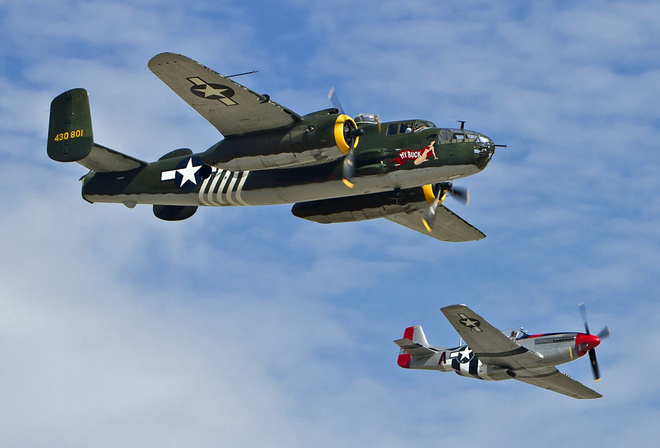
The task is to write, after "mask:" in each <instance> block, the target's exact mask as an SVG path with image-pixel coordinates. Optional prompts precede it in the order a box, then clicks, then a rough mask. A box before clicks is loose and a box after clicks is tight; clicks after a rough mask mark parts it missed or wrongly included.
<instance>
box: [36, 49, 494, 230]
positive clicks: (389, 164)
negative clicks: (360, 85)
mask: <svg viewBox="0 0 660 448" xmlns="http://www.w3.org/2000/svg"><path fill="white" fill-rule="evenodd" d="M149 68H150V69H151V71H152V72H153V73H154V74H155V75H156V76H158V77H159V78H160V79H161V80H162V81H163V82H164V83H165V84H166V85H167V86H168V87H170V88H171V89H172V90H173V91H174V92H175V93H176V94H177V95H179V96H180V97H181V98H182V99H183V100H184V101H185V102H187V103H188V104H189V105H190V106H192V107H193V108H194V109H195V110H196V111H197V112H198V113H199V114H200V115H202V117H204V118H205V119H206V120H208V121H209V122H210V123H211V124H212V125H213V126H214V127H215V128H216V129H217V130H218V131H219V132H220V133H221V134H222V135H223V136H224V139H223V140H221V141H220V142H218V143H216V144H214V145H213V146H211V147H210V148H209V149H208V150H207V151H204V152H199V153H193V151H192V150H190V149H187V148H183V149H176V150H174V151H171V152H168V153H167V154H165V155H164V156H162V157H161V158H160V159H159V160H158V161H156V162H152V163H146V162H144V161H142V160H140V159H137V158H135V157H131V156H128V155H125V154H122V153H120V152H118V151H115V150H113V149H110V148H107V147H105V146H102V145H100V144H98V143H97V142H95V141H94V136H93V132H92V121H91V114H90V107H89V97H88V94H87V91H86V90H84V89H81V88H78V89H72V90H69V91H67V92H64V93H62V94H61V95H59V96H57V97H56V98H55V99H54V100H53V101H52V103H51V109H50V124H49V131H48V144H47V151H48V155H49V156H50V157H51V158H52V159H53V160H56V161H60V162H78V163H79V164H81V165H82V166H84V167H85V168H87V169H89V170H90V171H89V173H87V174H86V175H84V176H83V177H82V179H81V180H82V196H83V198H84V199H85V200H87V201H88V202H90V203H94V202H114V203H123V204H124V205H126V206H127V207H129V208H133V207H135V205H136V204H152V205H153V212H154V214H155V215H156V216H157V217H158V218H160V219H164V220H170V221H175V220H183V219H186V218H189V217H191V216H192V215H193V214H194V213H195V211H196V210H197V208H198V207H199V206H246V205H274V204H294V205H293V209H292V212H293V214H294V215H295V216H297V217H300V218H304V219H308V220H311V221H316V222H319V223H335V222H349V221H360V220H365V219H374V218H386V219H388V220H390V221H393V222H395V223H398V224H401V225H403V226H406V227H409V228H411V229H413V230H416V231H418V232H421V233H424V234H427V235H429V236H431V237H433V238H436V239H439V240H444V241H456V242H458V241H472V240H478V239H481V238H484V237H485V235H484V234H483V233H482V232H481V231H479V230H477V229H476V228H475V227H473V226H472V225H470V224H468V223H467V222H465V221H464V220H463V219H461V218H460V217H459V216H457V215H455V214H454V213H453V212H451V211H450V210H449V209H447V208H445V207H444V206H443V205H441V203H442V202H443V200H444V199H445V197H446V196H447V194H449V195H450V196H453V197H455V198H456V199H459V200H461V201H462V202H465V203H467V200H468V193H467V190H465V189H462V188H459V187H455V186H454V185H453V183H452V182H453V181H454V180H456V179H459V178H462V177H466V176H470V175H473V174H476V173H478V172H480V171H482V170H483V169H484V168H485V167H486V166H487V165H488V163H489V162H490V160H491V158H492V157H493V154H494V152H495V148H496V146H504V145H495V144H494V142H493V141H492V140H491V139H490V138H489V137H487V136H486V135H484V134H481V133H479V132H474V131H469V130H466V129H465V127H464V122H461V126H460V128H457V129H449V128H438V127H436V126H435V125H434V124H433V123H432V122H430V121H426V120H419V119H414V120H403V121H394V122H387V123H381V122H380V119H379V117H378V116H377V115H375V114H362V115H358V116H357V117H356V118H355V119H352V118H350V117H349V116H348V115H346V114H345V113H344V112H343V109H342V108H341V104H340V103H339V101H338V99H337V95H336V94H331V95H329V97H330V99H331V100H333V101H332V102H333V103H334V105H335V107H334V108H330V109H325V110H321V111H318V112H313V113H310V114H308V115H304V116H300V115H298V114H296V113H294V112H293V111H291V110H289V109H287V108H285V107H284V106H281V105H279V104H277V103H275V102H273V101H272V100H271V99H270V97H269V96H268V95H266V94H258V93H256V92H253V91H252V90H250V89H248V88H246V87H244V86H243V85H241V84H239V83H237V82H236V81H234V79H232V77H233V76H223V75H220V74H219V73H216V72H215V71H213V70H211V69H209V68H207V67H204V66H203V65H201V64H199V63H197V62H195V61H193V60H192V59H189V58H187V57H185V56H181V55H177V54H173V53H162V54H159V55H156V56H155V57H153V58H152V59H151V60H150V61H149Z"/></svg>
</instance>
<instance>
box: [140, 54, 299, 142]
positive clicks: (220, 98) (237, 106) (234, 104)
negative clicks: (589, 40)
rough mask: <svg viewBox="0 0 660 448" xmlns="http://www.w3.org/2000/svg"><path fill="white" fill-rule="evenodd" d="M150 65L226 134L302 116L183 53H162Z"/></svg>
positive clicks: (282, 124) (287, 122) (273, 125)
mask: <svg viewBox="0 0 660 448" xmlns="http://www.w3.org/2000/svg"><path fill="white" fill-rule="evenodd" d="M149 69H150V70H151V71H152V72H153V73H154V74H155V75H156V76H158V77H159V78H160V79H161V81H163V82H164V83H165V84H167V86H168V87H169V88H170V89H172V90H174V92H175V93H176V94H177V95H179V96H180V97H181V98H182V99H183V100H184V101H185V102H186V103H188V104H189V105H190V106H192V107H193V109H195V110H196V111H197V112H199V114H200V115H202V116H203V117H204V118H206V119H207V120H208V121H209V123H211V124H212V125H213V126H215V128H216V129H217V130H218V131H220V133H221V134H222V135H224V136H225V137H229V136H232V135H241V134H248V133H251V132H258V131H265V130H269V129H277V128H281V127H285V126H290V125H292V124H294V123H296V122H298V121H300V120H301V118H300V116H298V115H297V114H295V113H293V112H292V111H290V110H288V109H286V108H284V107H282V106H280V105H279V104H277V103H274V102H272V101H270V99H269V98H268V96H267V95H259V94H257V93H256V92H253V91H252V90H250V89H248V88H246V87H244V86H242V85H240V84H239V83H237V82H234V81H232V80H231V79H229V78H227V77H225V76H222V75H221V74H219V73H216V72H215V71H213V70H211V69H209V68H207V67H204V66H203V65H201V64H200V63H198V62H196V61H193V60H192V59H190V58H187V57H185V56H182V55H178V54H174V53H161V54H159V55H156V56H154V57H153V58H151V60H150V61H149Z"/></svg>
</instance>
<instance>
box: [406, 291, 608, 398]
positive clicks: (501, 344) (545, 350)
mask: <svg viewBox="0 0 660 448" xmlns="http://www.w3.org/2000/svg"><path fill="white" fill-rule="evenodd" d="M441 311H442V313H443V314H444V315H445V317H446V318H447V319H448V320H449V322H450V323H451V324H452V325H453V327H454V328H455V329H456V331H457V332H458V334H459V335H460V336H461V340H462V341H465V342H466V343H467V345H459V346H458V347H455V348H443V347H434V346H431V345H429V343H428V342H427V340H426V336H425V335H424V331H423V330H422V327H421V326H419V325H416V326H413V327H408V328H406V329H405V331H404V333H403V338H402V339H397V340H395V341H394V343H395V344H397V345H398V346H399V347H401V350H400V353H399V358H398V364H399V366H401V367H403V368H406V369H423V370H439V371H441V372H456V373H457V374H459V375H461V376H466V377H470V378H478V379H482V380H491V381H500V380H508V379H511V378H513V379H516V380H518V381H522V382H524V383H528V384H531V385H533V386H539V387H542V388H544V389H548V390H551V391H553V392H558V393H560V394H564V395H568V396H569V397H573V398H600V397H602V395H600V394H599V393H598V392H595V391H593V390H591V389H589V388H588V387H586V386H585V385H583V384H582V383H579V382H577V381H575V380H574V379H571V378H570V377H569V376H567V375H566V374H564V373H561V372H560V371H559V370H557V368H556V367H555V366H557V365H559V364H564V363H566V362H569V361H572V360H574V359H577V358H579V357H581V356H584V355H585V354H587V353H589V358H590V360H591V367H592V370H593V375H594V379H595V380H596V381H598V380H599V379H600V369H599V368H598V362H597V361H596V351H595V348H596V347H597V346H598V344H600V341H601V339H604V338H606V337H608V336H609V334H610V330H609V328H608V327H605V328H603V330H601V332H600V333H598V334H597V335H592V334H591V333H590V332H589V325H588V323H587V316H586V311H585V307H584V303H581V304H580V312H581V313H582V320H583V321H584V327H585V333H545V334H534V335H530V334H527V333H526V332H525V331H524V330H523V329H522V328H521V329H520V330H508V331H505V332H500V331H499V330H498V329H497V328H495V327H493V326H492V325H491V324H489V323H488V322H486V320H485V319H484V318H483V317H481V316H480V315H478V314H477V313H475V312H474V311H472V310H471V309H470V308H468V307H467V306H465V305H451V306H447V307H444V308H441Z"/></svg>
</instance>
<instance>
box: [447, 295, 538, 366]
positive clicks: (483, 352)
mask: <svg viewBox="0 0 660 448" xmlns="http://www.w3.org/2000/svg"><path fill="white" fill-rule="evenodd" d="M440 311H442V313H443V314H444V315H445V317H446V318H447V320H449V323H450V324H452V326H453V327H454V328H455V329H456V331H457V332H458V334H460V335H461V337H462V338H463V340H464V341H465V342H466V343H467V345H469V346H470V348H471V349H472V351H473V352H474V354H475V355H476V356H477V357H478V358H479V359H480V360H481V362H482V363H484V364H490V365H494V366H500V367H505V368H508V369H512V370H517V369H524V368H531V367H537V366H538V364H539V361H541V360H542V359H543V358H542V357H541V355H539V354H537V353H535V352H533V351H530V350H528V349H526V348H525V347H522V346H521V345H519V344H517V343H516V342H515V341H514V340H512V339H510V338H509V337H507V336H505V335H504V334H503V333H502V332H501V331H500V330H498V329H497V328H495V327H493V326H492V325H491V324H489V323H488V322H486V320H485V319H484V318H483V317H481V316H480V315H478V314H477V313H475V312H474V311H472V310H471V309H470V308H468V307H467V306H465V305H451V306H446V307H444V308H441V309H440Z"/></svg>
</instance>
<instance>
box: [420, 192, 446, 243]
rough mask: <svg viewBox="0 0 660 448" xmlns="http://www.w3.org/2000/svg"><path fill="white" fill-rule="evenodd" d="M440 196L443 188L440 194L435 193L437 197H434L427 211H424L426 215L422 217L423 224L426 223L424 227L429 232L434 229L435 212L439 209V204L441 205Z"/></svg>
mask: <svg viewBox="0 0 660 448" xmlns="http://www.w3.org/2000/svg"><path fill="white" fill-rule="evenodd" d="M440 196H442V190H440V191H439V192H438V194H437V195H435V199H433V202H432V203H431V205H430V206H429V208H428V209H427V210H426V212H425V213H424V217H423V218H422V224H424V228H425V229H426V231H427V232H429V233H431V231H433V223H434V222H435V213H436V212H437V211H438V206H439V205H440Z"/></svg>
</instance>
